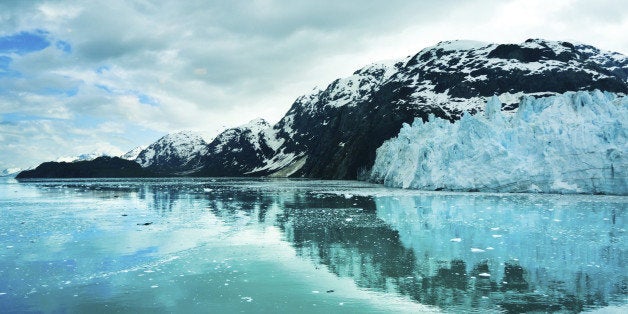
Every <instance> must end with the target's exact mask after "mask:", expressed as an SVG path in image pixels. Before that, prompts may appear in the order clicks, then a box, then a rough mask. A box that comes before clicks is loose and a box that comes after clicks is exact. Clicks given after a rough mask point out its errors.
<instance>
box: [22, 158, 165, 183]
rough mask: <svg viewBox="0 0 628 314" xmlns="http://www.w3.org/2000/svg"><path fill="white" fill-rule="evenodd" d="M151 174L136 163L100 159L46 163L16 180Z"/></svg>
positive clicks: (119, 176) (119, 159)
mask: <svg viewBox="0 0 628 314" xmlns="http://www.w3.org/2000/svg"><path fill="white" fill-rule="evenodd" d="M151 176H154V175H153V174H152V173H151V172H149V171H148V170H146V169H143V168H142V167H141V166H140V165H139V164H138V163H136V162H134V161H129V160H125V159H122V158H118V157H106V156H104V157H98V158H96V159H94V160H84V161H75V162H54V161H51V162H45V163H42V164H41V165H39V166H37V168H35V169H33V170H26V171H22V172H20V173H19V174H18V175H17V176H16V179H32V178H131V177H134V178H136V177H151Z"/></svg>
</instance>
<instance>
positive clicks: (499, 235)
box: [493, 234, 502, 238]
mask: <svg viewBox="0 0 628 314" xmlns="http://www.w3.org/2000/svg"><path fill="white" fill-rule="evenodd" d="M501 237H502V235H501V234H494V235H493V238H501Z"/></svg>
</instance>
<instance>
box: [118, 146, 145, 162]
mask: <svg viewBox="0 0 628 314" xmlns="http://www.w3.org/2000/svg"><path fill="white" fill-rule="evenodd" d="M147 147H148V146H138V147H135V148H133V149H132V150H130V151H128V152H126V153H125V154H124V155H122V156H120V158H122V159H126V160H136V159H137V157H138V156H139V155H140V153H141V152H142V151H143V150H145V149H146V148H147Z"/></svg>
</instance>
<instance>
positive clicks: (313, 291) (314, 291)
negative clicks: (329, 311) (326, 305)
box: [312, 290, 320, 293]
mask: <svg viewBox="0 0 628 314" xmlns="http://www.w3.org/2000/svg"><path fill="white" fill-rule="evenodd" d="M312 293H320V291H318V290H312Z"/></svg>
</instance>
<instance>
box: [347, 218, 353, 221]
mask: <svg viewBox="0 0 628 314" xmlns="http://www.w3.org/2000/svg"><path fill="white" fill-rule="evenodd" d="M345 221H346V222H351V221H353V218H346V219H345Z"/></svg>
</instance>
